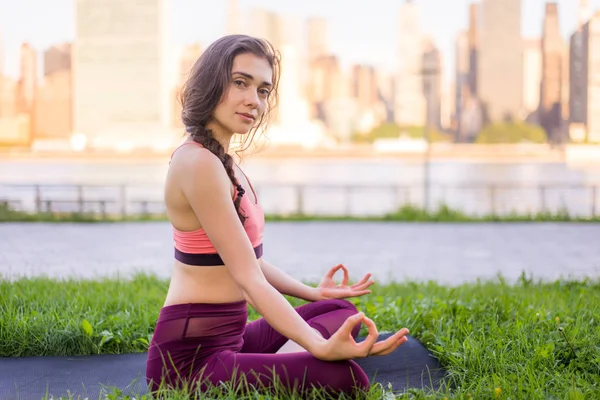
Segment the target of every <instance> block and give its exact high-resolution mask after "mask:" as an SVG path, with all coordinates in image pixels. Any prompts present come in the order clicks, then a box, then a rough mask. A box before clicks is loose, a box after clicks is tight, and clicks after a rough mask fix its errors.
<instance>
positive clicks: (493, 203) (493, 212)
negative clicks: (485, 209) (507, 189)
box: [488, 185, 497, 216]
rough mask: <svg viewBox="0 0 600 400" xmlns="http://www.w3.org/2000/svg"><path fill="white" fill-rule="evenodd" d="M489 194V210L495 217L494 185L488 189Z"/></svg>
mask: <svg viewBox="0 0 600 400" xmlns="http://www.w3.org/2000/svg"><path fill="white" fill-rule="evenodd" d="M488 190H489V194H490V210H491V212H492V215H494V216H495V215H497V213H496V187H495V186H494V185H491V186H490V187H489V188H488Z"/></svg>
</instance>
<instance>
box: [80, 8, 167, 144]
mask: <svg viewBox="0 0 600 400" xmlns="http://www.w3.org/2000/svg"><path fill="white" fill-rule="evenodd" d="M169 5H170V0H137V1H135V2H116V1H114V0H77V1H76V14H75V15H76V35H75V42H74V57H73V74H74V76H73V86H74V88H73V89H74V93H73V94H74V129H75V132H76V133H79V134H83V135H85V136H86V137H87V138H88V143H89V144H90V146H91V147H96V148H110V149H123V150H128V149H132V148H139V147H147V148H151V147H155V148H165V147H168V146H171V145H172V141H173V140H175V135H171V132H170V130H169V123H170V121H171V118H170V114H171V110H172V107H171V105H172V102H171V96H170V95H169V93H170V88H171V87H172V85H173V84H174V82H172V80H173V79H174V77H175V73H174V71H173V67H174V64H175V63H176V60H173V57H170V55H169V53H168V50H169V48H170V46H169V45H168V40H167V38H168V36H167V32H169V27H168V26H167V22H168V21H169V19H170V16H169V11H170V8H169Z"/></svg>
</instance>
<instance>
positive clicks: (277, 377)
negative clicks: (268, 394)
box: [146, 35, 408, 393]
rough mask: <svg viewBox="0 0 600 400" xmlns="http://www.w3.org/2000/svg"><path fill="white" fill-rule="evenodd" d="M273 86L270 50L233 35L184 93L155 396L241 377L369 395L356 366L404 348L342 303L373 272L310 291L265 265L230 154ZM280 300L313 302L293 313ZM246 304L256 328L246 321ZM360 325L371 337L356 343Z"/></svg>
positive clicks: (154, 359)
mask: <svg viewBox="0 0 600 400" xmlns="http://www.w3.org/2000/svg"><path fill="white" fill-rule="evenodd" d="M278 79H279V59H278V57H277V56H276V54H275V52H274V50H273V48H272V47H271V45H270V44H269V43H268V42H266V41H264V40H259V39H256V38H252V37H249V36H245V35H231V36H226V37H223V38H221V39H219V40H217V41H216V42H214V43H213V44H211V45H210V46H209V47H208V48H207V49H206V50H205V51H204V53H203V54H202V56H201V57H200V58H199V60H198V61H197V62H196V64H195V65H194V68H193V70H192V73H191V74H190V78H189V81H188V82H187V84H186V87H185V88H184V91H183V95H182V104H183V111H182V118H183V123H184V124H185V125H186V127H187V132H188V133H189V136H188V138H187V139H186V141H185V142H184V143H183V144H182V145H181V146H179V147H178V148H177V149H176V150H175V151H174V152H173V155H172V157H171V163H170V167H169V172H168V175H167V178H166V184H165V202H166V207H167V214H168V217H169V220H170V221H171V223H172V225H173V238H174V242H175V265H174V268H173V273H172V277H171V281H170V286H169V290H168V293H167V297H166V300H165V303H164V305H163V307H162V308H161V311H160V315H159V318H158V322H157V325H156V329H155V332H154V335H153V338H152V342H151V344H150V348H149V353H148V360H147V371H146V376H147V379H148V381H149V382H150V383H151V385H152V387H153V390H157V389H158V387H159V386H158V385H159V384H161V382H162V383H163V384H166V385H167V387H182V386H183V385H187V386H188V387H189V386H190V384H193V385H197V386H196V387H198V388H200V390H205V389H206V388H207V387H210V386H214V385H219V384H220V383H221V382H224V383H228V382H240V381H241V380H242V379H243V380H244V382H245V383H246V384H250V385H252V386H253V387H256V388H265V387H268V386H269V385H271V384H272V383H273V382H275V384H277V385H283V386H284V387H285V388H287V389H290V390H298V391H304V390H307V389H311V388H312V387H316V388H320V389H325V390H328V391H331V392H334V393H340V392H344V393H351V392H352V391H354V390H356V389H362V390H368V389H369V380H368V378H367V376H366V375H365V373H364V372H363V371H362V370H361V369H360V367H359V366H358V365H357V364H356V363H355V362H354V361H352V359H353V358H358V357H366V356H372V355H384V354H388V353H390V352H391V351H393V350H394V349H396V348H397V347H398V346H400V345H401V344H402V343H404V342H405V341H406V337H405V335H406V334H407V333H408V330H407V329H402V330H400V331H398V332H397V333H396V334H394V335H393V336H391V337H390V338H389V339H387V340H385V341H381V342H376V340H377V336H378V333H377V328H376V327H375V324H374V323H373V321H371V320H370V319H369V318H367V317H366V316H364V315H363V314H362V313H359V312H358V311H357V310H356V308H355V307H354V306H353V305H352V304H351V303H350V302H349V301H347V300H343V298H347V297H353V296H361V295H364V294H367V293H370V291H369V290H368V289H367V288H368V287H369V286H370V285H371V284H372V283H373V281H371V280H369V278H370V275H369V274H368V275H367V276H365V277H364V278H363V279H362V280H361V281H360V282H358V283H356V284H354V285H352V286H348V271H347V270H346V268H345V267H344V266H342V265H338V266H337V267H334V268H332V269H331V270H330V271H329V273H328V274H327V275H326V276H325V278H324V279H323V281H322V283H321V284H320V285H319V286H318V287H317V288H312V287H309V286H306V285H304V284H302V283H300V282H299V281H297V280H295V279H293V278H291V277H290V276H288V275H286V274H285V273H283V272H282V271H280V270H279V269H277V268H276V267H275V266H273V265H271V264H270V263H268V262H267V261H265V259H264V258H263V242H262V239H263V229H264V225H265V221H264V214H263V211H262V209H261V205H260V199H258V198H257V196H256V192H255V191H254V189H253V188H252V185H251V184H250V182H249V180H248V178H247V177H246V176H245V174H244V173H243V172H242V170H241V169H240V168H239V166H238V165H236V164H235V163H234V161H233V159H232V157H231V156H230V155H229V154H228V152H229V146H230V141H231V138H232V136H233V135H234V133H238V134H248V135H249V134H250V133H252V136H253V135H254V133H255V132H256V130H257V129H258V128H259V127H260V126H261V124H262V123H263V122H264V121H266V120H267V118H268V114H269V112H270V111H271V110H272V108H273V106H274V104H275V101H276V97H277V85H278ZM250 140H251V139H250ZM266 251H268V247H267V250H266ZM340 269H342V270H343V272H344V280H343V283H342V284H341V285H336V283H335V282H334V280H333V276H334V274H335V273H336V271H338V270H340ZM283 294H287V295H291V296H295V297H298V298H302V299H305V300H308V301H311V303H308V304H306V305H303V306H301V307H297V308H293V307H292V306H291V305H290V303H289V302H288V301H286V299H285V297H284V296H283ZM248 304H250V305H251V306H252V307H254V308H255V309H256V310H257V311H258V313H260V315H261V316H262V317H263V318H262V319H259V320H257V321H254V322H251V323H247V318H248V309H247V305H248ZM361 323H364V324H365V325H366V326H367V327H368V330H369V335H368V337H367V338H366V340H364V341H363V342H361V343H356V341H355V340H354V339H355V338H356V336H357V335H358V332H359V329H360V325H361Z"/></svg>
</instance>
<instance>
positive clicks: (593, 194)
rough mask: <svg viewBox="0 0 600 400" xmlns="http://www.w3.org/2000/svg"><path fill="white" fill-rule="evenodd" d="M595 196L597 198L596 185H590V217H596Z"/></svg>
mask: <svg viewBox="0 0 600 400" xmlns="http://www.w3.org/2000/svg"><path fill="white" fill-rule="evenodd" d="M597 198H598V186H592V218H595V217H596V201H597Z"/></svg>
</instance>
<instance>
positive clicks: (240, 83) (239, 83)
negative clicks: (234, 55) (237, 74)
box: [234, 79, 244, 86]
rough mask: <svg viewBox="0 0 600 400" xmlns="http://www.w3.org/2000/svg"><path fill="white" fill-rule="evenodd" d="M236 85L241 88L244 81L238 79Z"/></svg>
mask: <svg viewBox="0 0 600 400" xmlns="http://www.w3.org/2000/svg"><path fill="white" fill-rule="evenodd" d="M234 83H235V84H236V85H238V86H239V85H243V84H244V81H242V80H239V79H238V80H235V81H234Z"/></svg>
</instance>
